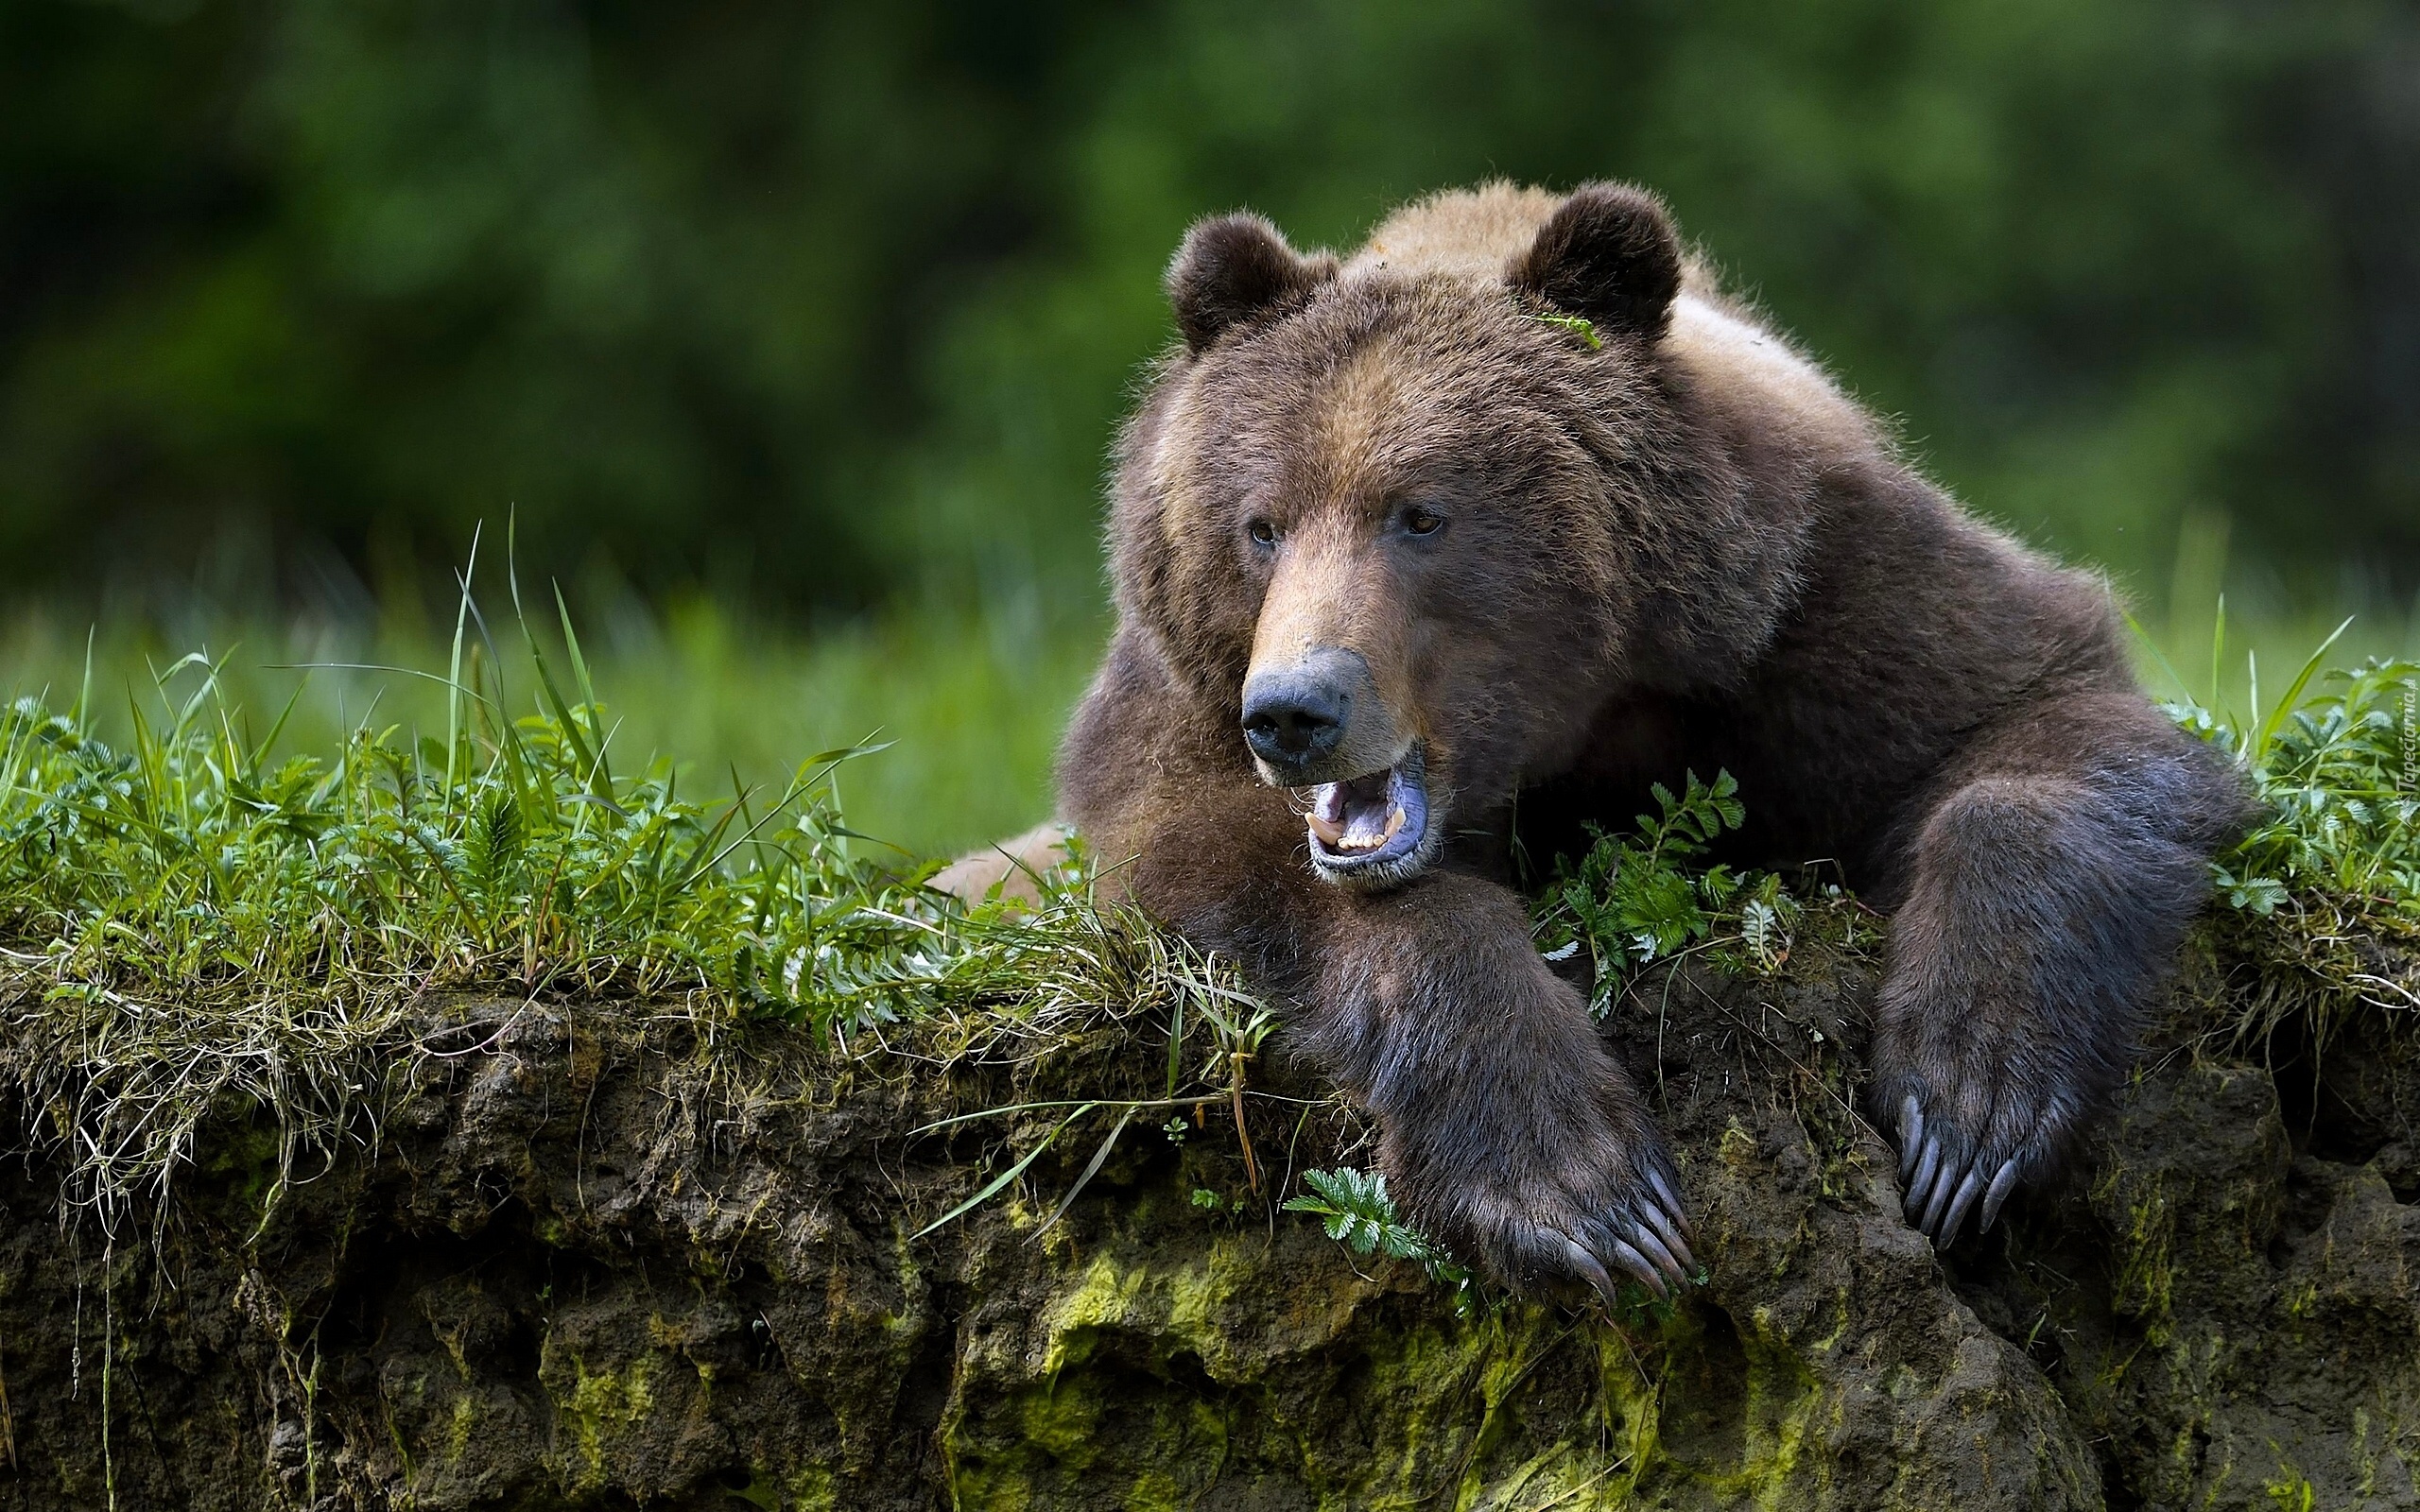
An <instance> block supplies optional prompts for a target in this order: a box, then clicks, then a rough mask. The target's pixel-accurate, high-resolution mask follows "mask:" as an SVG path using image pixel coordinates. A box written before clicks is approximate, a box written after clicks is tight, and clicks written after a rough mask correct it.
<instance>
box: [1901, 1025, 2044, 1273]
mask: <svg viewBox="0 0 2420 1512" xmlns="http://www.w3.org/2000/svg"><path fill="white" fill-rule="evenodd" d="M1893 1040H1894V1037H1893V1036H1891V1035H1889V1034H1888V1033H1887V1032H1886V1034H1885V1035H1884V1036H1883V1037H1882V1038H1881V1040H1880V1041H1879V1042H1878V1043H1877V1045H1876V1057H1875V1058H1876V1066H1877V1069H1878V1070H1879V1071H1880V1073H1881V1074H1880V1076H1879V1077H1878V1079H1877V1082H1876V1098H1875V1106H1876V1111H1877V1112H1879V1113H1880V1114H1881V1116H1882V1118H1883V1119H1884V1120H1885V1121H1886V1122H1887V1123H1889V1124H1890V1125H1893V1128H1894V1129H1895V1131H1896V1132H1897V1135H1898V1140H1899V1178H1900V1180H1901V1181H1902V1182H1904V1183H1905V1184H1906V1188H1907V1197H1906V1202H1907V1211H1908V1220H1909V1222H1910V1223H1912V1224H1914V1225H1915V1226H1916V1228H1917V1229H1920V1230H1922V1231H1923V1233H1924V1234H1925V1235H1926V1236H1927V1238H1929V1239H1930V1240H1931V1241H1932V1242H1933V1245H1934V1246H1935V1247H1936V1248H1942V1249H1946V1248H1947V1247H1949V1245H1950V1243H1951V1241H1953V1240H1955V1239H1956V1238H1957V1237H1958V1230H1959V1229H1960V1227H1961V1226H1962V1225H1963V1224H1964V1223H1965V1221H1966V1217H1967V1214H1968V1213H1970V1212H1972V1213H1974V1214H1975V1215H1976V1226H1975V1228H1976V1232H1978V1233H1983V1232H1987V1231H1989V1230H1990V1229H1991V1227H1992V1225H1993V1224H1994V1223H1995V1222H1997V1220H1998V1218H1999V1215H2000V1208H2001V1206H2002V1205H2003V1204H2005V1203H2006V1202H2007V1201H2008V1199H2009V1197H2010V1195H2011V1194H2013V1193H2014V1192H2015V1191H2016V1189H2017V1188H2018V1187H2019V1186H2022V1185H2024V1184H2026V1183H2028V1182H2030V1181H2033V1180H2036V1179H2039V1178H2040V1177H2044V1176H2047V1175H2048V1174H2049V1173H2050V1172H2051V1171H2052V1170H2053V1169H2055V1168H2056V1167H2057V1165H2058V1164H2059V1160H2060V1158H2061V1156H2062V1155H2063V1154H2064V1152H2065V1150H2066V1145H2067V1143H2068V1142H2069V1140H2070V1139H2071V1138H2072V1137H2073V1135H2074V1133H2075V1131H2076V1127H2077V1124H2078V1121H2079V1116H2080V1114H2081V1112H2082V1110H2083V1107H2084V1106H2085V1102H2086V1098H2085V1096H2084V1091H2083V1086H2082V1085H2081V1083H2080V1081H2079V1079H2078V1078H2077V1076H2076V1074H2075V1071H2074V1067H2073V1062H2072V1059H2070V1061H2069V1063H2068V1064H2066V1065H2061V1064H2058V1063H2056V1057H2052V1056H2049V1055H2048V1054H2046V1053H2037V1052H2035V1051H2033V1050H2031V1049H2030V1048H2018V1047H2014V1046H2010V1045H2007V1044H2005V1043H2004V1042H1998V1043H1995V1042H1993V1041H1991V1040H1985V1041H1983V1042H1980V1043H1977V1042H1969V1043H1967V1044H1965V1045H1963V1046H1961V1047H1959V1049H1958V1050H1956V1051H1950V1052H1947V1053H1945V1052H1944V1051H1943V1049H1942V1047H1940V1046H1934V1047H1932V1048H1933V1053H1931V1054H1925V1053H1923V1052H1922V1051H1920V1050H1918V1049H1916V1048H1915V1047H1912V1046H1908V1045H1905V1044H1896V1043H1893Z"/></svg>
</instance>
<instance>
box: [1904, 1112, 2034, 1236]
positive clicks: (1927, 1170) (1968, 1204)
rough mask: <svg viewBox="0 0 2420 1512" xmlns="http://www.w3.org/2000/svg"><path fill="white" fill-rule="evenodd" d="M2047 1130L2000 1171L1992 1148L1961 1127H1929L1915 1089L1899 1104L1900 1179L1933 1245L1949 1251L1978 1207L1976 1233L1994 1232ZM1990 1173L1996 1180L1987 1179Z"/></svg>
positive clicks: (1914, 1217)
mask: <svg viewBox="0 0 2420 1512" xmlns="http://www.w3.org/2000/svg"><path fill="white" fill-rule="evenodd" d="M2047 1138H2048V1130H2047V1129H2046V1130H2044V1131H2042V1132H2040V1133H2037V1134H2036V1135H2035V1136H2034V1137H2033V1138H2031V1139H2029V1140H2027V1141H2026V1142H2025V1143H2024V1146H2023V1147H2021V1148H2020V1149H2018V1151H2017V1152H2016V1153H2015V1154H2014V1155H2011V1156H2009V1157H2007V1158H2006V1159H2005V1160H2001V1161H2000V1163H1999V1165H1998V1166H1997V1169H1995V1168H1994V1167H1993V1166H1992V1163H1991V1158H1990V1156H1991V1152H1983V1151H1977V1150H1974V1149H1972V1148H1971V1147H1970V1143H1969V1142H1968V1141H1967V1140H1965V1139H1963V1138H1962V1137H1961V1136H1960V1135H1959V1134H1958V1133H1957V1132H1956V1131H1954V1130H1951V1129H1945V1128H1944V1127H1943V1126H1942V1125H1941V1123H1940V1122H1939V1121H1935V1122H1934V1123H1933V1125H1932V1126H1931V1128H1930V1129H1929V1130H1927V1127H1926V1119H1925V1111H1924V1107H1923V1105H1922V1104H1921V1103H1919V1102H1918V1101H1917V1099H1916V1097H1915V1095H1914V1094H1913V1093H1910V1094H1909V1096H1908V1097H1907V1098H1906V1099H1905V1100H1903V1101H1902V1102H1901V1103H1900V1105H1899V1177H1900V1179H1901V1180H1903V1181H1905V1182H1906V1183H1907V1196H1906V1198H1905V1202H1906V1207H1907V1212H1908V1218H1909V1220H1910V1222H1911V1223H1913V1224H1914V1225H1915V1226H1916V1228H1917V1229H1918V1230H1919V1231H1920V1232H1922V1233H1923V1234H1924V1235H1925V1237H1927V1239H1930V1240H1931V1241H1932V1243H1933V1246H1934V1247H1935V1248H1938V1249H1946V1248H1948V1247H1949V1246H1950V1244H1951V1242H1952V1241H1954V1240H1956V1239H1957V1237H1958V1231H1959V1229H1961V1228H1962V1227H1963V1225H1964V1224H1965V1221H1966V1214H1967V1213H1968V1212H1969V1211H1977V1201H1978V1199H1980V1203H1981V1206H1980V1210H1979V1211H1977V1217H1976V1223H1975V1231H1976V1232H1977V1233H1979V1234H1982V1233H1989V1232H1991V1229H1992V1225H1994V1224H1996V1223H1997V1222H1998V1221H1999V1216H2000V1209H2001V1208H2002V1207H2003V1206H2005V1205H2006V1203H2007V1202H2008V1199H2009V1196H2010V1194H2012V1193H2014V1191H2015V1190H2016V1184H2017V1179H2018V1177H2019V1176H2020V1175H2022V1173H2023V1172H2024V1170H2025V1168H2026V1166H2027V1163H2028V1158H2029V1153H2030V1152H2031V1151H2032V1150H2034V1149H2035V1148H2037V1147H2038V1146H2040V1145H2042V1144H2043V1143H2045V1142H2046V1140H2047ZM1986 1171H1990V1172H1991V1173H1992V1174H1991V1178H1990V1180H1989V1181H1988V1182H1987V1181H1986V1180H1985V1179H1984V1175H1983V1174H1984V1172H1986Z"/></svg>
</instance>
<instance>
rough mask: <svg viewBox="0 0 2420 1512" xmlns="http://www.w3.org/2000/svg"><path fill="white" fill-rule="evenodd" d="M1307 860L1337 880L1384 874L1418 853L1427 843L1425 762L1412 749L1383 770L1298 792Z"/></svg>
mask: <svg viewBox="0 0 2420 1512" xmlns="http://www.w3.org/2000/svg"><path fill="white" fill-rule="evenodd" d="M1298 792H1299V793H1300V794H1301V796H1302V797H1304V798H1305V799H1308V801H1309V803H1310V807H1309V809H1308V810H1307V811H1306V812H1305V814H1304V816H1303V823H1304V824H1305V827H1306V828H1308V829H1309V831H1310V833H1311V859H1312V861H1313V862H1314V863H1316V864H1317V865H1318V866H1319V867H1320V868H1321V869H1322V870H1324V871H1327V872H1330V873H1332V874H1337V875H1349V874H1352V873H1356V872H1369V871H1374V870H1380V869H1385V868H1390V867H1391V866H1392V865H1393V864H1394V863H1398V862H1402V861H1404V860H1406V859H1408V858H1409V857H1412V856H1415V855H1417V854H1419V853H1420V851H1421V849H1422V846H1423V844H1424V843H1425V842H1426V840H1427V838H1428V782H1427V763H1426V760H1425V759H1424V758H1423V755H1422V752H1421V748H1420V747H1418V746H1414V747H1412V748H1411V750H1410V751H1409V753H1408V754H1407V755H1406V756H1405V757H1404V759H1403V760H1401V761H1399V762H1397V763H1395V764H1394V765H1392V766H1390V767H1387V768H1385V769H1384V770H1382V771H1375V772H1368V773H1365V774H1363V775H1362V776H1359V777H1356V778H1351V779H1348V780H1347V781H1345V782H1322V783H1320V784H1319V785H1318V786H1317V787H1306V788H1302V789H1298Z"/></svg>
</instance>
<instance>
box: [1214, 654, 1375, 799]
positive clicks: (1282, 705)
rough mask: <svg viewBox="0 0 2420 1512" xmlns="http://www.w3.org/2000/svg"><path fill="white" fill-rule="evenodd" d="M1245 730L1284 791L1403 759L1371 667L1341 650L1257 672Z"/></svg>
mask: <svg viewBox="0 0 2420 1512" xmlns="http://www.w3.org/2000/svg"><path fill="white" fill-rule="evenodd" d="M1243 727H1244V744H1245V745H1247V746H1249V747H1252V753H1253V756H1254V757H1256V758H1258V760H1259V762H1260V765H1261V770H1262V775H1263V776H1265V777H1267V778H1268V779H1269V780H1270V781H1271V782H1273V783H1275V784H1276V785H1278V786H1280V787H1301V786H1304V785H1305V784H1308V783H1312V782H1331V781H1335V780H1337V779H1339V778H1346V777H1358V776H1360V775H1361V774H1362V773H1363V772H1364V771H1366V770H1370V769H1372V768H1374V767H1378V766H1384V765H1388V764H1389V763H1391V762H1392V761H1393V760H1394V759H1395V756H1396V754H1397V753H1396V752H1395V751H1394V750H1393V749H1392V747H1393V746H1394V745H1395V744H1396V741H1395V735H1394V721H1393V720H1392V719H1391V718H1389V717H1387V714H1386V710H1385V706H1384V703H1383V701H1382V700H1380V699H1379V697H1378V696H1377V688H1376V685H1375V682H1374V679H1372V677H1371V675H1370V663H1369V662H1365V661H1363V660H1362V658H1361V656H1360V654H1359V653H1358V652H1356V651H1348V650H1346V649H1344V648H1343V647H1341V646H1333V645H1322V646H1314V647H1312V648H1311V649H1310V650H1308V651H1306V652H1305V653H1304V654H1303V656H1302V657H1301V658H1300V659H1299V660H1297V661H1295V662H1291V663H1290V664H1288V665H1285V666H1279V667H1271V668H1265V669H1255V670H1254V671H1253V673H1252V675H1251V676H1250V677H1248V678H1246V679H1244V699H1243ZM1379 727H1383V728H1379ZM1348 767H1349V768H1350V770H1347V769H1346V768H1348Z"/></svg>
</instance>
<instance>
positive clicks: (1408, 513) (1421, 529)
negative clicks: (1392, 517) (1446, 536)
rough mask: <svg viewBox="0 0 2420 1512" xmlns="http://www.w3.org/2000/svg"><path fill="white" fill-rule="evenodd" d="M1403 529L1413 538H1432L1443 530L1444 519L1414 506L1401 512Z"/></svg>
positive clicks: (1427, 509) (1426, 509) (1432, 510)
mask: <svg viewBox="0 0 2420 1512" xmlns="http://www.w3.org/2000/svg"><path fill="white" fill-rule="evenodd" d="M1403 527H1404V529H1406V530H1408V531H1409V532H1410V533H1411V534H1413V535H1415V536H1433V535H1435V534H1436V533H1437V532H1438V531H1440V530H1443V529H1444V528H1445V517H1444V516H1443V515H1442V514H1439V513H1438V512H1437V511H1436V510H1434V509H1430V508H1426V507H1423V506H1421V505H1417V504H1415V505H1413V506H1412V507H1410V508H1409V509H1406V510H1405V511H1404V512H1403Z"/></svg>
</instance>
